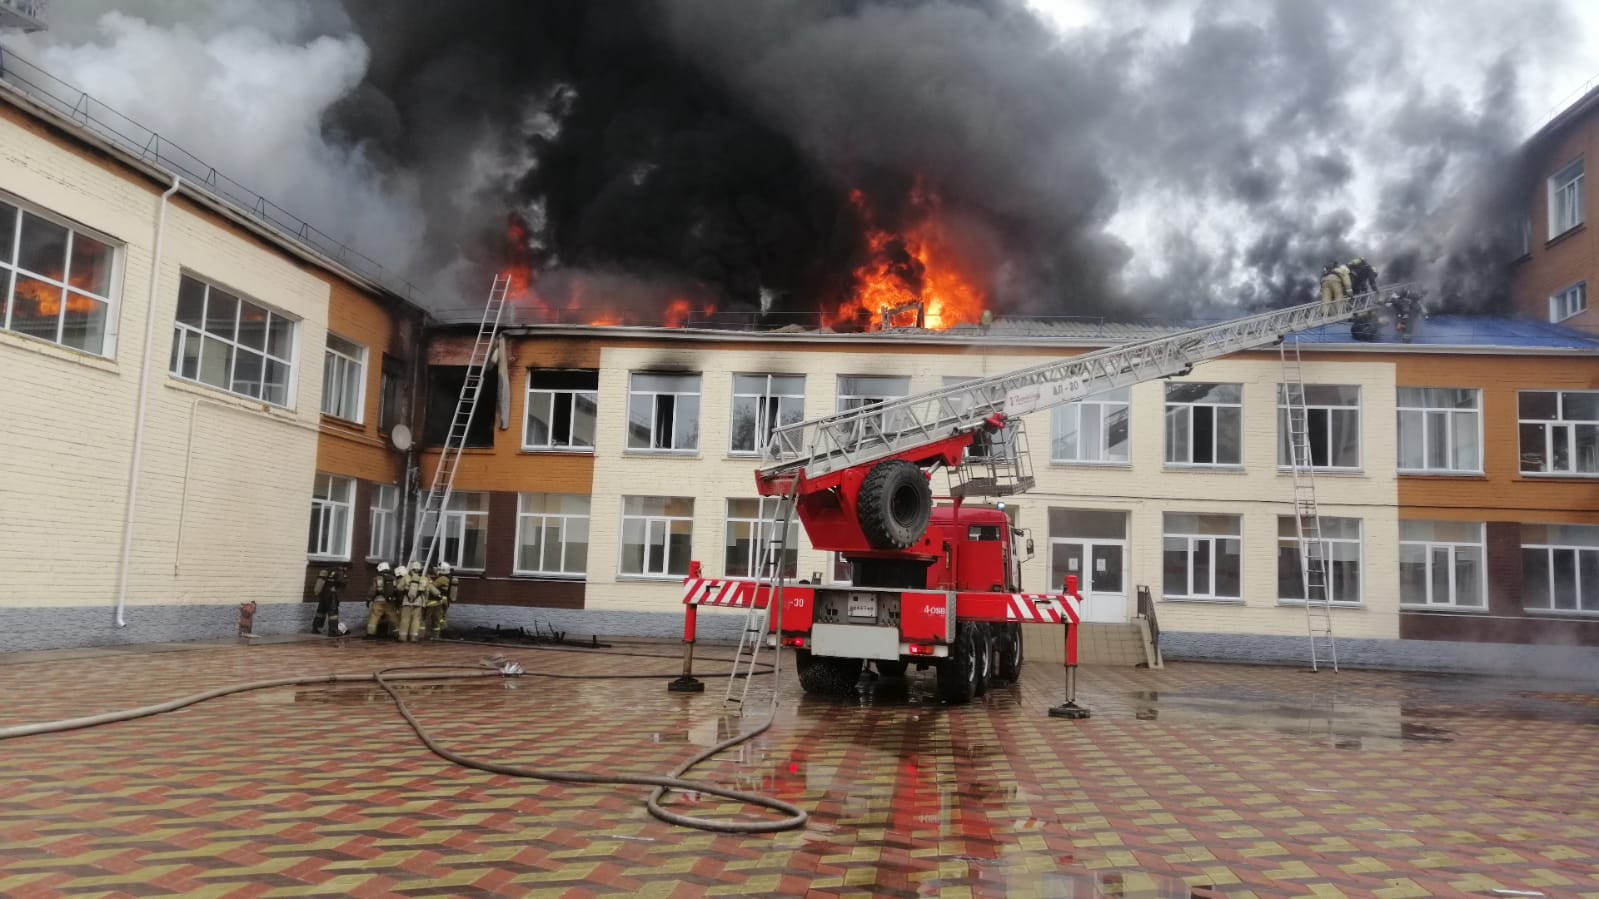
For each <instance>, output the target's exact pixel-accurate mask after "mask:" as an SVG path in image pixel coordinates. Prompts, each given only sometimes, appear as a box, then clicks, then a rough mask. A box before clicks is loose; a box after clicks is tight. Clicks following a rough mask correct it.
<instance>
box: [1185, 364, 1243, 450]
mask: <svg viewBox="0 0 1599 899" xmlns="http://www.w3.org/2000/svg"><path fill="white" fill-rule="evenodd" d="M1243 401H1244V389H1243V387H1242V386H1241V385H1238V384H1193V383H1189V382H1180V383H1176V384H1171V383H1168V384H1167V385H1166V461H1167V462H1168V463H1169V464H1172V465H1239V464H1242V461H1243V455H1242V451H1241V447H1242V446H1243V416H1244V406H1243Z"/></svg>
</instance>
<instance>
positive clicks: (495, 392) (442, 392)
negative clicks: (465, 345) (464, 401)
mask: <svg viewBox="0 0 1599 899" xmlns="http://www.w3.org/2000/svg"><path fill="white" fill-rule="evenodd" d="M466 371H467V367H466V366H464V365H430V366H428V393H427V408H426V414H427V418H426V420H425V426H424V428H423V430H422V442H423V444H424V445H426V446H443V445H444V444H445V441H446V440H448V439H449V436H450V425H451V423H452V422H453V421H454V420H455V407H456V405H457V404H458V403H459V402H460V401H461V390H462V388H463V387H465V386H466ZM484 374H485V377H484V378H483V382H482V386H481V387H479V389H478V398H477V405H476V406H474V407H472V418H471V420H470V421H468V422H467V425H466V442H465V443H464V444H463V445H464V446H466V447H468V448H470V449H492V448H493V447H494V418H495V410H496V409H497V408H498V407H499V403H500V379H499V378H497V377H495V376H494V375H493V373H492V372H485V373H484Z"/></svg>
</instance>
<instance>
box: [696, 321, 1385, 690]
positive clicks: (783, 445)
mask: <svg viewBox="0 0 1599 899" xmlns="http://www.w3.org/2000/svg"><path fill="white" fill-rule="evenodd" d="M1380 297H1381V290H1378V291H1372V292H1369V293H1365V294H1359V295H1355V296H1350V297H1345V298H1342V299H1339V300H1335V301H1333V302H1329V303H1320V302H1317V303H1308V304H1305V305H1302V306H1294V307H1290V308H1287V309H1279V310H1273V311H1269V312H1263V313H1259V314H1255V315H1250V316H1246V317H1243V318H1239V319H1235V320H1232V321H1228V322H1223V323H1220V324H1212V325H1205V326H1201V327H1196V328H1191V329H1188V330H1184V331H1179V332H1176V333H1173V334H1168V335H1165V336H1161V337H1154V338H1150V339H1147V340H1141V341H1136V342H1133V343H1127V344H1123V345H1120V346H1115V347H1110V348H1107V349H1103V350H1097V351H1094V352H1089V353H1084V354H1081V355H1077V356H1072V357H1069V358H1065V359H1059V360H1055V361H1051V362H1046V363H1043V364H1040V365H1035V366H1032V367H1029V368H1023V369H1019V370H1017V371H1013V372H1009V373H1006V374H1001V375H995V376H992V377H986V378H978V379H975V380H970V381H966V382H963V383H960V384H955V385H951V386H947V387H944V388H941V389H938V390H932V391H928V392H925V393H921V394H916V395H913V396H908V397H903V398H899V399H893V400H886V401H883V402H879V403H873V404H871V405H867V406H862V407H860V408H856V409H851V410H848V411H844V412H840V413H837V414H834V415H828V416H823V417H820V418H815V419H811V420H808V421H803V422H797V423H794V424H790V425H784V426H781V427H778V428H774V429H773V430H772V432H771V436H770V439H769V440H768V442H767V446H766V449H765V455H764V458H763V464H762V465H761V467H760V468H759V469H758V470H757V471H756V473H755V483H756V488H757V490H758V492H759V493H760V494H761V495H762V496H776V497H782V498H783V499H784V502H783V503H781V504H780V509H781V510H782V511H781V512H780V514H782V515H785V516H786V515H788V514H794V515H797V516H798V517H799V519H800V522H801V524H802V525H803V526H804V529H805V532H806V534H807V536H808V537H809V538H810V542H811V545H812V546H813V547H814V548H816V549H819V550H824V551H829V552H837V553H841V554H843V556H844V557H845V558H846V559H848V560H849V561H850V562H851V565H852V568H853V570H854V578H853V583H851V584H847V585H841V586H838V587H836V588H834V587H829V586H823V585H815V584H791V583H787V582H786V579H785V578H784V576H783V572H782V568H781V566H775V567H769V568H768V569H767V570H766V571H764V572H763V576H762V578H761V579H759V580H753V581H752V580H732V579H714V578H705V577H702V576H700V571H699V566H698V564H697V563H695V564H694V565H692V566H691V571H690V577H689V578H688V579H686V581H685V591H684V604H685V606H687V607H688V608H687V620H686V624H685V642H688V643H692V639H693V636H692V635H693V630H694V614H695V611H696V608H697V607H698V606H700V605H711V606H729V607H738V608H743V609H746V610H749V609H751V608H752V607H753V608H775V609H776V612H775V614H760V615H756V616H753V617H752V618H751V619H750V620H748V621H747V622H746V627H747V628H748V627H749V625H750V624H751V623H753V624H754V625H755V626H756V627H758V628H761V629H763V630H766V631H767V632H768V633H769V634H770V638H771V639H772V640H774V641H777V642H781V644H782V645H785V646H791V647H793V648H794V649H795V650H796V651H797V652H796V659H797V664H798V668H799V675H800V682H801V685H802V686H803V687H804V688H805V689H806V690H807V692H812V693H837V692H843V691H845V690H846V689H848V688H853V685H854V683H855V679H856V678H857V677H858V676H859V674H860V672H861V670H862V667H863V665H864V663H865V661H867V660H871V661H872V662H873V663H874V664H875V665H876V667H877V669H878V671H879V673H885V674H892V673H903V671H904V669H905V666H907V665H909V664H918V665H930V666H932V667H934V668H935V670H936V671H937V673H938V682H939V693H940V694H941V696H942V697H943V698H944V699H945V700H946V701H949V702H953V703H959V702H965V701H969V700H970V699H971V698H973V697H974V696H976V695H980V694H981V692H982V691H983V689H985V685H986V684H987V683H989V682H1001V683H1002V682H1005V681H1007V680H1011V679H1014V678H1015V677H1016V676H1017V674H1018V673H1019V668H1020V664H1021V653H1020V650H1021V635H1020V629H1019V625H1020V624H1022V623H1059V624H1064V625H1066V647H1065V652H1066V661H1067V666H1068V668H1067V702H1066V703H1065V704H1064V705H1063V706H1061V707H1058V708H1057V709H1056V710H1052V712H1051V713H1052V714H1055V712H1057V711H1059V712H1061V717H1082V714H1078V712H1081V711H1082V710H1080V709H1077V708H1076V704H1075V701H1074V696H1073V693H1074V684H1073V680H1072V675H1073V673H1074V671H1075V663H1076V658H1075V656H1076V652H1075V649H1076V646H1075V639H1074V638H1075V633H1076V631H1075V628H1073V627H1072V626H1071V625H1073V624H1075V623H1077V622H1078V621H1079V620H1080V616H1079V608H1080V599H1079V598H1078V597H1077V596H1076V595H1075V592H1076V590H1075V583H1074V582H1075V580H1076V578H1075V577H1070V576H1069V577H1068V578H1067V579H1066V581H1067V583H1065V584H1063V585H1051V587H1054V588H1059V589H1060V592H1048V593H1043V594H1035V593H1025V592H1023V591H1022V590H1021V587H1020V583H1019V579H1020V563H1021V561H1024V560H1025V559H1024V558H1023V557H1022V554H1023V552H1024V549H1023V547H1024V546H1025V547H1026V548H1025V553H1026V557H1028V558H1030V557H1031V553H1032V540H1031V538H1030V537H1027V536H1026V535H1025V533H1024V532H1019V530H1018V529H1016V528H1015V527H1014V523H1013V522H1012V521H1011V520H1010V519H1009V518H1008V516H1007V514H1006V512H1005V511H1004V510H1003V508H1002V506H1003V504H999V507H986V506H985V507H979V508H971V507H967V508H963V507H962V503H963V502H964V501H965V500H967V499H971V498H978V497H983V498H995V497H1004V496H1009V495H1013V494H1017V493H1023V492H1025V491H1027V490H1028V489H1030V488H1031V487H1032V486H1033V484H1034V479H1033V476H1032V473H1031V469H1030V467H1029V463H1028V458H1027V449H1026V439H1025V433H1024V430H1023V427H1022V416H1024V415H1027V414H1029V413H1033V412H1041V411H1044V410H1048V409H1051V408H1054V407H1056V406H1060V405H1063V404H1066V403H1071V402H1076V401H1078V400H1082V399H1084V398H1086V397H1089V396H1092V395H1094V394H1098V393H1101V392H1104V391H1107V390H1112V389H1115V388H1118V387H1123V386H1128V385H1132V384H1137V383H1141V382H1144V381H1149V380H1154V379H1158V378H1167V377H1175V376H1182V375H1186V374H1187V373H1188V372H1189V371H1191V370H1192V369H1193V367H1194V366H1195V365H1198V364H1200V363H1203V362H1206V361H1209V360H1212V359H1217V358H1221V357H1224V356H1228V355H1232V354H1234V353H1238V352H1242V351H1245V350H1251V349H1258V348H1261V347H1267V346H1271V345H1272V344H1276V343H1279V342H1281V341H1283V339H1284V338H1285V337H1287V336H1288V335H1291V334H1295V333H1298V332H1301V331H1306V330H1310V329H1313V328H1318V327H1322V326H1325V325H1330V324H1335V323H1338V322H1343V321H1348V320H1349V319H1351V318H1353V317H1354V316H1356V315H1359V314H1360V313H1362V312H1364V311H1366V310H1369V309H1372V308H1374V307H1376V306H1377V305H1379V303H1380ZM939 468H942V469H944V470H945V471H946V472H947V473H948V476H949V481H950V487H949V496H950V498H951V499H952V500H953V503H952V504H949V505H939V506H937V507H936V508H935V506H934V503H933V498H932V493H931V487H930V486H929V483H928V482H929V479H930V476H931V473H932V472H933V471H934V470H937V469H939ZM1296 502H1297V496H1296ZM1297 508H1298V507H1297V505H1296V509H1297ZM1312 514H1314V510H1312ZM776 524H777V526H775V527H773V528H772V533H773V534H774V535H777V536H776V537H775V538H774V539H775V540H778V541H784V542H786V541H787V540H789V539H791V537H790V535H791V534H792V533H793V531H792V529H790V528H788V527H787V522H786V521H784V522H780V523H776ZM1317 536H1318V537H1319V535H1317ZM1315 542H1316V543H1317V545H1318V549H1319V548H1320V541H1319V539H1317V540H1316V541H1315ZM783 548H784V547H783V545H782V544H781V543H780V544H779V545H777V546H776V547H773V549H775V550H776V552H777V553H778V554H779V557H781V552H782V549H783ZM1323 595H1325V591H1323ZM779 596H781V597H782V599H781V601H780V602H773V600H774V598H776V597H779ZM751 651H754V652H758V651H759V641H753V643H752V645H746V644H744V643H741V646H740V654H739V658H740V660H741V661H743V662H744V663H745V664H746V665H747V664H748V660H747V659H745V658H744V656H745V653H746V652H751ZM688 652H689V656H690V658H691V656H692V648H691V647H690V649H689V651H688ZM688 667H689V666H688V664H687V663H686V664H685V678H682V679H680V681H684V680H686V679H688V674H687V669H688ZM735 670H737V668H736V667H735ZM1083 714H1086V713H1085V712H1084V713H1083Z"/></svg>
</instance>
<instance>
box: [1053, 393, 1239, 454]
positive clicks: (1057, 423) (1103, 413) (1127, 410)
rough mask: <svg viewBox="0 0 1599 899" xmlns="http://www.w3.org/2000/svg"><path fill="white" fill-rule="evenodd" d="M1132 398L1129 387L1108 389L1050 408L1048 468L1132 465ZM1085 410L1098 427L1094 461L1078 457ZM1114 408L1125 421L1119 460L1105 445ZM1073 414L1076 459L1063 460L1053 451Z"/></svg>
mask: <svg viewBox="0 0 1599 899" xmlns="http://www.w3.org/2000/svg"><path fill="white" fill-rule="evenodd" d="M1117 394H1119V395H1121V396H1122V397H1124V398H1123V399H1115V398H1114V395H1117ZM1132 399H1133V397H1132V388H1131V387H1113V388H1111V389H1110V390H1104V391H1101V392H1099V393H1096V394H1094V395H1092V396H1086V397H1083V398H1082V399H1080V400H1076V401H1074V402H1070V403H1067V404H1065V405H1064V406H1056V407H1055V408H1054V409H1052V410H1050V414H1049V461H1050V464H1051V465H1095V466H1111V467H1127V466H1129V465H1131V464H1132V446H1133V420H1132V411H1133V409H1132ZM1239 405H1240V410H1241V409H1242V403H1241V402H1240V404H1239ZM1089 407H1093V414H1094V415H1095V416H1096V417H1097V419H1098V421H1099V425H1098V427H1099V441H1098V446H1097V447H1096V448H1095V451H1096V453H1097V455H1098V458H1094V459H1086V458H1083V457H1082V456H1083V453H1082V449H1083V440H1082V434H1083V416H1084V415H1085V414H1087V412H1088V408H1089ZM1118 409H1119V410H1120V412H1121V415H1122V416H1123V419H1124V420H1125V422H1126V427H1127V439H1126V441H1124V442H1123V444H1122V451H1121V455H1120V456H1119V457H1112V456H1111V454H1110V449H1111V447H1110V443H1109V441H1110V431H1111V429H1110V421H1111V417H1112V416H1113V415H1115V414H1116V410H1118ZM1074 414H1075V417H1076V420H1077V435H1078V440H1077V445H1078V454H1077V458H1065V457H1062V456H1057V455H1056V454H1055V449H1056V446H1057V445H1058V444H1059V443H1060V442H1061V440H1062V430H1063V428H1062V426H1063V424H1064V423H1065V421H1066V419H1067V418H1068V417H1071V416H1073V415H1074ZM1239 414H1240V416H1242V411H1240V413H1239ZM1191 427H1192V426H1191V425H1190V428H1191ZM1191 434H1192V430H1190V435H1191ZM1189 454H1190V455H1192V447H1190V451H1189ZM1241 456H1242V454H1241V453H1240V457H1241Z"/></svg>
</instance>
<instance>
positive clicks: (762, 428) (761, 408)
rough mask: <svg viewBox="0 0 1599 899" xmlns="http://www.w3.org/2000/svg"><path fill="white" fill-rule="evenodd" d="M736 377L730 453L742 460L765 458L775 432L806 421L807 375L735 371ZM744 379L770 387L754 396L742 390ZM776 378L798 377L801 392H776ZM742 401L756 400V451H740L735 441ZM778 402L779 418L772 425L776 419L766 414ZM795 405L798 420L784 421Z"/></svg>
mask: <svg viewBox="0 0 1599 899" xmlns="http://www.w3.org/2000/svg"><path fill="white" fill-rule="evenodd" d="M732 377H733V394H732V399H731V400H729V402H728V418H727V454H728V455H729V456H739V457H751V456H763V455H765V453H766V448H767V444H768V443H769V442H770V441H771V439H772V431H773V430H775V429H776V428H777V427H781V426H783V425H785V424H795V423H798V422H802V421H804V420H805V386H806V384H805V375H803V374H792V373H788V372H733V375H732ZM740 378H765V379H766V386H765V388H764V390H763V392H761V393H750V392H748V391H747V390H746V391H740V390H739V384H738V381H739V379H740ZM773 378H798V379H799V388H798V390H799V393H773V392H772V384H773V380H772V379H773ZM741 399H745V400H747V399H753V400H755V430H754V433H753V434H752V435H751V436H752V437H753V438H754V446H753V448H752V449H739V448H738V447H737V446H735V445H734V441H735V440H736V439H737V437H738V431H737V429H736V428H735V427H734V421H735V420H736V416H737V415H738V402H739V400H741ZM785 400H794V401H797V402H793V403H789V402H784V401H785ZM774 401H775V405H776V409H777V415H776V419H775V424H770V422H771V421H772V416H770V415H769V414H766V413H767V412H768V411H769V410H770V409H771V408H772V407H773V404H774ZM791 406H797V407H798V417H796V418H795V419H794V420H793V421H791V422H785V421H784V420H783V412H784V410H785V409H786V408H789V407H791Z"/></svg>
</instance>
